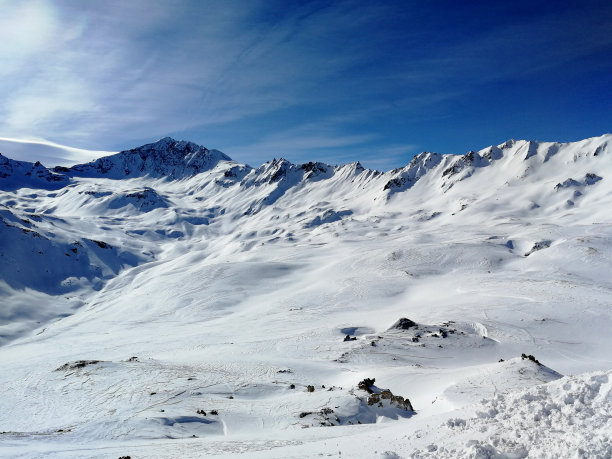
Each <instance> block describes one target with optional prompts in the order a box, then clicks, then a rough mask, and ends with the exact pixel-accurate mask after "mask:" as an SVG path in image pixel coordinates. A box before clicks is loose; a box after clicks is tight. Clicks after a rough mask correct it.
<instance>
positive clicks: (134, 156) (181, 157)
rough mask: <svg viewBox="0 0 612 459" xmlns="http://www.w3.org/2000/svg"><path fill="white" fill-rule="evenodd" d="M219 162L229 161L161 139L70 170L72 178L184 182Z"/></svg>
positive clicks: (185, 143)
mask: <svg viewBox="0 0 612 459" xmlns="http://www.w3.org/2000/svg"><path fill="white" fill-rule="evenodd" d="M220 161H231V158H230V157H229V156H227V155H225V154H223V153H222V152H220V151H218V150H209V149H208V148H206V147H203V146H201V145H198V144H196V143H193V142H188V141H186V140H175V139H173V138H172V137H164V138H162V139H160V140H158V141H157V142H153V143H149V144H146V145H142V146H140V147H136V148H132V149H130V150H126V151H122V152H120V153H117V154H115V155H111V156H105V157H103V158H100V159H97V160H96V161H93V162H90V163H86V164H79V165H77V166H73V167H72V168H70V172H71V173H72V174H73V175H79V176H105V177H108V178H118V179H119V178H125V177H142V176H145V175H146V176H150V177H169V178H174V179H178V178H184V177H190V176H192V175H195V174H198V173H200V172H204V171H207V170H210V169H212V168H214V167H215V166H216V165H217V163H219V162H220Z"/></svg>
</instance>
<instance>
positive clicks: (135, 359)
mask: <svg viewBox="0 0 612 459" xmlns="http://www.w3.org/2000/svg"><path fill="white" fill-rule="evenodd" d="M126 362H138V357H136V356H133V357H130V358H129V359H127V360H126Z"/></svg>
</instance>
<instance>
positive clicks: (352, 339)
mask: <svg viewBox="0 0 612 459" xmlns="http://www.w3.org/2000/svg"><path fill="white" fill-rule="evenodd" d="M356 340H357V337H356V336H353V337H351V335H346V336H345V337H344V341H356Z"/></svg>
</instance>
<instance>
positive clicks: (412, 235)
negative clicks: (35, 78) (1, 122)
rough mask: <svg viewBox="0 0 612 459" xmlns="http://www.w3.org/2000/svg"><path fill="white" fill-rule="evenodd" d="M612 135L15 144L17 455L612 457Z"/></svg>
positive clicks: (13, 433)
mask: <svg viewBox="0 0 612 459" xmlns="http://www.w3.org/2000/svg"><path fill="white" fill-rule="evenodd" d="M611 141H612V135H604V136H601V137H596V138H591V139H586V140H583V141H580V142H574V143H565V144H564V143H552V142H534V141H514V140H512V141H507V142H505V143H503V144H501V145H498V146H491V147H488V148H485V149H483V150H480V151H478V152H473V151H471V152H469V153H467V154H465V155H463V156H456V155H440V154H436V153H429V152H426V153H421V154H420V155H417V156H416V157H414V158H413V160H412V161H411V162H410V163H409V164H408V165H407V166H406V167H404V168H401V169H396V170H392V171H388V172H384V173H383V172H378V171H373V170H368V169H365V168H363V166H361V164H359V163H353V164H347V165H342V166H332V165H327V164H323V163H312V162H311V163H306V164H299V165H298V164H292V163H290V162H289V161H286V160H284V159H280V160H273V161H270V162H267V163H265V164H263V165H262V166H260V167H258V168H252V167H250V166H247V165H242V164H238V163H236V162H234V161H232V160H231V159H230V158H229V157H228V156H226V155H225V154H223V153H221V152H219V151H217V150H208V149H206V148H204V147H201V146H199V145H196V144H194V143H191V142H185V141H176V140H174V139H170V138H165V139H161V140H160V141H158V142H155V143H152V144H148V145H144V146H142V147H139V148H135V149H132V150H129V151H124V152H120V153H118V154H115V155H111V156H107V157H104V158H100V159H98V160H96V161H94V162H91V163H87V164H81V165H77V166H73V167H71V168H65V167H55V168H52V169H50V168H46V167H44V166H43V165H41V164H40V163H36V164H33V163H27V162H18V161H13V160H10V159H8V158H6V157H5V156H0V241H2V242H1V243H0V302H1V303H2V305H3V306H2V308H1V309H0V345H2V346H1V347H0V362H1V363H2V365H1V367H2V368H3V371H2V372H0V383H1V384H2V385H3V387H5V388H6V389H5V396H4V397H2V399H1V400H0V413H2V414H0V432H2V433H1V434H0V440H2V441H5V442H4V443H0V455H1V454H7V455H15V454H25V455H32V453H33V452H34V451H36V452H37V453H36V454H40V455H45V456H46V455H51V456H53V455H55V456H58V457H70V456H88V455H90V456H92V457H100V456H104V455H108V456H109V457H117V456H120V455H128V454H132V457H136V456H139V455H140V456H147V457H150V456H156V455H157V456H160V457H168V456H177V455H179V454H180V455H183V456H187V457H191V456H193V457H199V456H201V455H203V454H212V453H215V454H222V455H234V454H235V455H241V454H243V455H245V457H288V456H291V457H312V456H315V455H317V454H320V453H322V454H327V453H333V454H337V453H338V451H342V454H343V455H347V456H353V457H377V456H379V457H410V456H411V455H412V456H413V457H442V456H445V457H449V456H455V457H475V456H477V455H478V454H481V455H483V456H482V457H494V455H495V454H501V455H504V454H505V455H506V456H504V457H525V456H526V455H528V454H529V453H530V451H532V452H533V453H532V454H534V455H537V456H546V455H547V454H548V455H550V456H551V457H552V456H556V457H559V456H564V455H566V454H565V453H566V452H568V451H570V450H578V449H581V450H582V451H584V452H585V453H584V454H585V455H587V456H588V455H589V454H590V455H591V456H592V457H606V454H610V453H612V449H610V443H609V438H608V439H607V440H606V438H607V437H606V435H605V432H606V431H607V432H609V427H610V426H609V417H608V416H607V414H606V413H607V412H608V410H609V409H610V388H611V385H612V380H611V379H610V368H611V367H612V365H611V363H612V359H610V357H609V350H610V346H611V344H612V339H610V338H609V335H610V334H609V329H610V326H611V325H612V311H611V308H610V304H611V303H612V302H611V299H612V296H611V293H610V292H611V289H612V282H611V279H610V276H609V273H610V272H611V269H610V268H611V267H612V218H611V217H610V210H609V209H611V208H612V151H610V148H611V147H610V146H609V145H610V143H611ZM400 319H403V320H400ZM521 356H522V357H521ZM534 356H535V357H534ZM502 360H503V361H502ZM570 374H574V375H577V374H581V375H580V376H575V377H571V378H569V377H567V376H566V377H564V376H563V375H570ZM540 384H544V385H543V386H540ZM387 389H389V390H387ZM481 399H485V401H484V402H482V403H481V402H480V400H481ZM408 400H409V401H408ZM546 407H548V408H546ZM585 410H589V411H588V413H590V414H589V416H587V417H581V416H582V415H581V413H584V412H585ZM483 413H484V414H483ZM483 419H488V420H489V421H487V422H485V421H483ZM383 420H385V421H390V420H394V421H395V422H384V423H381V421H383ZM578 420H579V421H578ZM574 421H575V422H574ZM521 423H522V424H521ZM359 424H364V425H359ZM541 425H544V426H547V427H545V429H544V432H543V433H542V432H541V433H540V434H539V435H537V436H534V435H527V432H528V430H529V429H539V427H538V426H541ZM554 425H562V426H563V427H562V428H561V429H559V428H557V427H555V426H554ZM329 426H339V427H335V428H332V429H329V428H327V427H329ZM300 427H310V429H306V430H303V429H300ZM432 429H433V430H432ZM487 429H489V432H488V433H487ZM512 429H514V430H512ZM563 429H565V431H568V432H569V431H571V432H572V435H570V436H568V435H563V433H559V432H560V431H561V430H563ZM505 432H515V434H512V435H513V436H512V438H511V439H505V438H504V437H503V435H504V433H505ZM194 435H195V436H196V438H193V436H194ZM169 438H172V439H174V440H168V439H169ZM163 439H166V440H163ZM144 440H146V441H144ZM84 445H87V448H90V449H91V451H92V452H91V454H89V453H84V452H83V449H82V448H83V446H84ZM119 453H120V454H119ZM487 454H488V456H487Z"/></svg>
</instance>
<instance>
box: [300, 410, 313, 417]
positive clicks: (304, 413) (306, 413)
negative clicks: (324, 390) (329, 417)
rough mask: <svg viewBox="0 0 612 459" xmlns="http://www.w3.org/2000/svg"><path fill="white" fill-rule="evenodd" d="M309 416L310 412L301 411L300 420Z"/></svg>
mask: <svg viewBox="0 0 612 459" xmlns="http://www.w3.org/2000/svg"><path fill="white" fill-rule="evenodd" d="M309 414H312V411H303V412H301V413H300V418H305V417H306V416H308V415H309Z"/></svg>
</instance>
